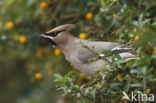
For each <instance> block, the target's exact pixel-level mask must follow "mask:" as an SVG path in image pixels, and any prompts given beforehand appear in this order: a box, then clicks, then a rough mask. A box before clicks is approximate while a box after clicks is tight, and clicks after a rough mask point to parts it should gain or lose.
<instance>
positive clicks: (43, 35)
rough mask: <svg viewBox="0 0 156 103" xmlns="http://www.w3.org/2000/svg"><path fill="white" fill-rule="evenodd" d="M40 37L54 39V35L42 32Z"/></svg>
mask: <svg viewBox="0 0 156 103" xmlns="http://www.w3.org/2000/svg"><path fill="white" fill-rule="evenodd" d="M40 38H45V39H46V38H47V39H51V40H53V37H52V36H49V35H46V34H41V35H40Z"/></svg>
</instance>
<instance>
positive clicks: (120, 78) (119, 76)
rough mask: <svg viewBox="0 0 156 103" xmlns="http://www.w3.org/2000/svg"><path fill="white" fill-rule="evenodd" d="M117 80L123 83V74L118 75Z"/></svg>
mask: <svg viewBox="0 0 156 103" xmlns="http://www.w3.org/2000/svg"><path fill="white" fill-rule="evenodd" d="M117 79H118V80H119V81H120V82H122V81H123V78H122V75H121V74H117Z"/></svg>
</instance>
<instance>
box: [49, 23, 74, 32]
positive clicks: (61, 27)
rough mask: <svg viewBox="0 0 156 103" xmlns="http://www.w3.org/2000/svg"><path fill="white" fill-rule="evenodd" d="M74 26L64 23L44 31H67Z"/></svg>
mask: <svg viewBox="0 0 156 103" xmlns="http://www.w3.org/2000/svg"><path fill="white" fill-rule="evenodd" d="M74 28H75V25H74V24H65V25H61V26H58V27H56V28H54V29H52V30H49V31H48V32H46V33H52V32H58V31H69V30H71V29H74Z"/></svg>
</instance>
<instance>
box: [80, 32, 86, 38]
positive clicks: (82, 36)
mask: <svg viewBox="0 0 156 103" xmlns="http://www.w3.org/2000/svg"><path fill="white" fill-rule="evenodd" d="M86 37H87V34H86V33H80V35H79V38H80V39H86Z"/></svg>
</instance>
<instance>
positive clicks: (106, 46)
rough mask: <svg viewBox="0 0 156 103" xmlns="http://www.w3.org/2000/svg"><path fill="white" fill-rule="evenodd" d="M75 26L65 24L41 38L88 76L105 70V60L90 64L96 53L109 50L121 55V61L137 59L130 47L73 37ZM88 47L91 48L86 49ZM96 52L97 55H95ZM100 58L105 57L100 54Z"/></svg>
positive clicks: (42, 35)
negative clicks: (99, 70) (72, 30)
mask: <svg viewBox="0 0 156 103" xmlns="http://www.w3.org/2000/svg"><path fill="white" fill-rule="evenodd" d="M74 28H75V25H73V24H65V25H61V26H58V27H56V28H54V29H52V30H50V31H48V32H46V33H45V34H41V35H40V37H41V38H45V39H46V40H47V41H49V42H50V43H51V44H52V45H55V46H57V47H58V48H60V50H61V51H62V52H63V54H64V55H65V58H66V60H67V61H69V62H70V63H71V64H72V65H74V66H75V67H76V68H77V69H79V70H80V71H81V72H83V73H85V74H87V75H91V76H93V75H94V72H95V71H96V70H98V69H105V68H106V67H105V66H104V63H105V62H106V61H105V60H104V59H98V60H95V61H93V62H88V60H89V59H91V58H93V57H95V56H97V54H96V53H99V52H101V51H102V50H108V51H110V52H112V54H119V55H120V57H121V59H124V60H126V59H128V58H135V56H134V55H133V54H131V53H129V52H128V51H130V50H131V48H130V47H129V46H125V45H123V44H119V43H114V42H105V41H90V42H88V41H87V40H82V39H79V38H76V37H74V36H72V35H71V34H70V33H69V30H71V29H74ZM84 46H87V47H89V48H91V50H89V49H88V48H85V47H84ZM95 52H96V53H95ZM98 56H104V53H103V54H99V55H98Z"/></svg>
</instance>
